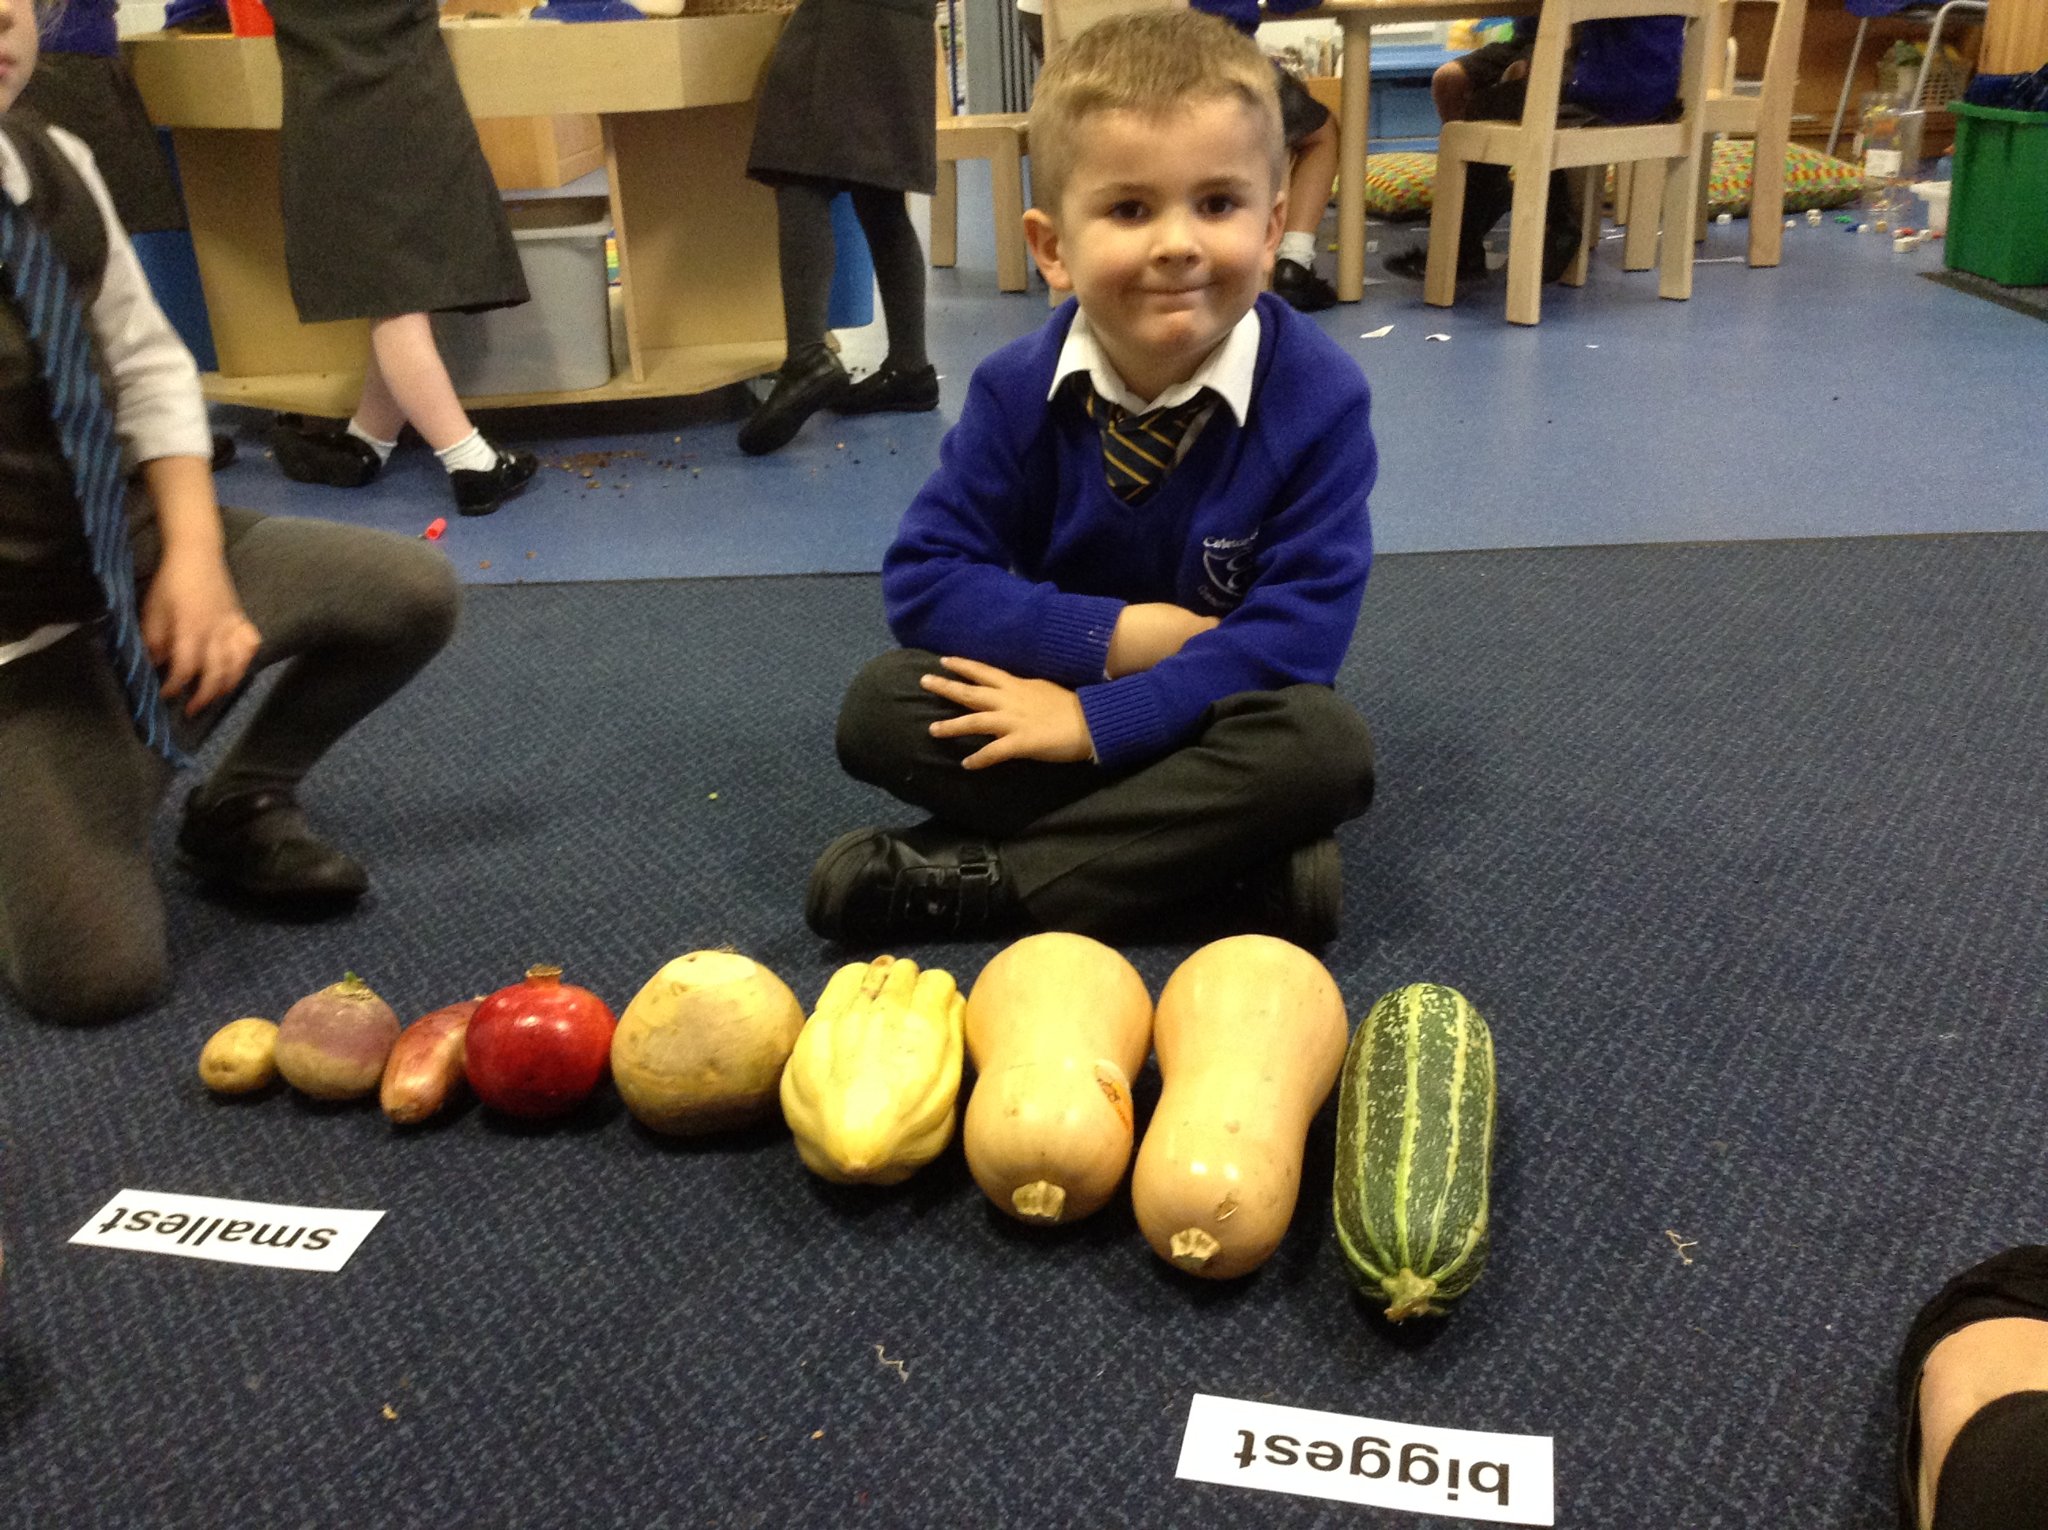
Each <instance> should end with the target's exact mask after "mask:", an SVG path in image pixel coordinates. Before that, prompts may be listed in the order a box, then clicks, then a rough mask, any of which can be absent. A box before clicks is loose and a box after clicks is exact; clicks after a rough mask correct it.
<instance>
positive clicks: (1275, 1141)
mask: <svg viewBox="0 0 2048 1530" xmlns="http://www.w3.org/2000/svg"><path fill="white" fill-rule="evenodd" d="M1152 1032H1153V1044H1154V1045H1155V1046H1156V1047H1157V1049H1158V1053H1159V1075H1160V1078H1161V1081H1162V1087H1161V1090H1160V1095H1159V1105H1158V1108H1157V1109H1156V1110H1155V1111H1154V1112H1153V1114H1152V1122H1151V1125H1150V1126H1149V1127H1148V1128H1147V1129H1146V1132H1145V1140H1144V1143H1143V1144H1142V1145H1141V1146H1140V1147H1139V1149H1138V1165H1137V1168H1136V1169H1135V1170H1134V1171H1133V1173H1132V1175H1131V1200H1132V1203H1133V1205H1134V1207H1135V1209H1136V1211H1137V1214H1138V1227H1139V1230H1140V1231H1142V1232H1143V1233H1144V1234H1145V1241H1146V1242H1148V1243H1149V1244H1151V1245H1152V1251H1153V1252H1154V1253H1155V1254H1157V1255H1158V1256H1159V1257H1160V1258H1161V1259H1164V1260H1166V1261H1167V1262H1168V1263H1169V1264H1173V1265H1176V1266H1178V1267H1179V1268H1181V1269H1183V1270H1186V1271H1188V1272H1189V1273H1191V1274H1195V1275H1202V1276H1206V1277H1208V1278H1210V1279H1215V1280H1228V1279H1231V1278H1232V1277H1234V1276H1238V1275H1245V1274H1249V1273H1250V1272H1251V1271H1253V1270H1255V1269H1257V1268H1258V1267H1259V1266H1260V1265H1261V1264H1263V1263H1265V1261H1266V1260H1267V1259H1268V1258H1270V1257H1271V1256H1272V1253H1273V1251H1274V1250H1275V1249H1276V1248H1278V1247H1279V1246H1280V1240H1281V1238H1282V1237H1284V1236H1285V1235H1286V1232H1287V1224H1288V1222H1289V1221H1290V1220H1292V1218H1293V1216H1294V1203H1295V1199H1296V1197H1297V1195H1298V1194H1299V1192H1300V1189H1301V1156H1302V1149H1303V1146H1304V1145H1305V1144H1306V1142H1307V1140H1308V1128H1309V1123H1310V1122H1311V1121H1312V1120H1313V1119H1314V1118H1315V1114H1316V1112H1317V1110H1319V1109H1320V1108H1321V1107H1322V1103H1323V1101H1324V1100H1325V1099H1327V1098H1328V1097H1329V1094H1330V1089H1331V1086H1332V1085H1334V1084H1335V1083H1336V1081H1337V1072H1338V1069H1339V1068H1340V1067H1342V1065H1343V1062H1344V1048H1345V1041H1346V1034H1345V1033H1346V1027H1345V1017H1344V998H1343V995H1342V994H1340V993H1339V992H1338V991H1337V985H1336V983H1335V981H1333V980H1332V979H1331V977H1330V974H1329V973H1328V972H1327V971H1326V970H1325V969H1324V967H1323V964H1322V963H1321V962H1319V961H1317V960H1316V959H1315V958H1314V957H1313V956H1311V955H1309V954H1308V952H1306V951H1304V950H1302V949H1301V948H1300V947H1299V946H1293V945H1289V944H1288V943H1287V942H1286V941H1284V940H1276V939H1274V938H1273V937H1272V936H1269V935H1233V936H1231V937H1230V938H1228V939H1226V940H1218V941H1214V942H1212V943H1211V944H1209V945H1206V946H1203V947H1202V948H1201V949H1200V950H1199V951H1197V952H1195V953H1194V954H1193V955H1192V956H1190V957H1189V958H1188V959H1187V960H1186V961H1184V962H1182V963H1181V964H1180V966H1179V967H1178V968H1176V969H1175V970H1174V973H1173V975H1172V976H1171V977H1170V978H1168V979H1167V982H1166V987H1165V988H1164V989H1163V990H1162V991H1161V993H1160V995H1159V1010H1158V1013H1157V1015H1156V1016H1155V1017H1154V1020H1153V1027H1152Z"/></svg>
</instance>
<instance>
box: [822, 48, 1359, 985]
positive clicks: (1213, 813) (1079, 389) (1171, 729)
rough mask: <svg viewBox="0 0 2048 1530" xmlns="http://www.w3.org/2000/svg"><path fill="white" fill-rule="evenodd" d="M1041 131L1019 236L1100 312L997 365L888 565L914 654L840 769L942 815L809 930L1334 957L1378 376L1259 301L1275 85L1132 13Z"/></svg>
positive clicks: (830, 892)
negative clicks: (1214, 919)
mask: <svg viewBox="0 0 2048 1530" xmlns="http://www.w3.org/2000/svg"><path fill="white" fill-rule="evenodd" d="M1030 132H1031V150H1032V181H1033V186H1034V190H1035V194H1036V197H1037V206H1036V207H1035V208H1033V209H1032V211H1030V212H1029V213H1027V214H1026V215H1025V222H1026V234H1027V236H1028V238H1029V240H1030V244H1031V249H1032V253H1033V256H1034V258H1035V259H1036V260H1037V262H1038V267H1039V269H1040V271H1041V272H1043V273H1044V275H1045V278H1046V280H1047V282H1048V283H1050V284H1051V286H1052V287H1053V288H1054V289H1056V290H1060V291H1071V292H1073V294H1074V295H1075V299H1076V301H1075V302H1070V303H1066V304H1063V305H1062V306H1061V307H1060V308H1059V310H1058V311H1057V312H1055V313H1054V314H1053V316H1052V318H1051V319H1050V320H1049V321H1048V322H1047V324H1046V326H1045V327H1044V328H1043V329H1042V330H1040V331H1039V332H1038V333H1036V334H1034V335H1031V336H1028V337H1026V338H1025V339H1023V340H1019V341H1017V342H1015V343H1013V344H1011V345H1008V346H1006V347H1004V348H1003V349H1002V350H1000V351H998V352H997V353H996V354H995V355H993V356H992V357H990V358H989V359H988V360H987V361H986V362H984V363H983V364H982V365H981V366H980V367H979V368H978V369H977V370H976V372H975V374H974V380H973V384H972V386H971V387H970V389H969V394H968V398H967V402H966V405H965V407H964V409H963V410H962V412H961V416H960V421H959V423H958V425H956V426H955V427H954V428H953V430H952V431H951V433H950V434H948V436H947V437H946V440H945V444H944V446H943V447H942V448H941V460H940V465H939V468H938V470H937V471H936V472H935V473H934V474H933V475H932V477H931V479H930V481H929V482H928V483H926V485H925V486H924V488H923V490H922V491H920V493H919V494H918V496H917V498H916V499H915V500H914V501H913V502H912V504H911V506H910V508H909V510H908V512H906V514H905V515H904V518H903V523H902V526H901V528H900V529H899V531H898V533H897V537H896V541H895V543H894V545H893V546H892V547H891V548H890V550H889V552H888V555H887V557H886V559H885V562H884V566H883V578H882V588H883V596H884V599H885V601H886V603H887V607H888V615H889V621H890V626H891V629H892V630H893V632H894V633H895V635H896V637H897V639H898V641H900V642H901V643H902V644H903V645H904V646H903V648H901V649H899V650H897V651H896V652H894V653H891V654H888V655H885V656H884V657H882V658H880V659H878V660H875V661H874V662H873V663H871V664H869V665H868V666H867V667H866V668H865V669H864V670H863V671H862V672H861V673H860V675H859V676H858V677H857V678H856V679H855V680H854V682H853V685H852V687H851V688H850V690H849V691H848V693H847V696H846V700H845V703H844V706H843V709H842V711H841V714H840V719H839V731H838V747H839V757H840V761H841V763H842V764H843V765H844V766H845V768H846V769H847V770H848V771H849V772H850V773H851V774H852V775H854V776H856V777H858V778H859V779H861V780H863V781H867V782H870V783H872V784H874V785H876V786H880V787H883V788H884V789H886V790H888V791H890V792H893V793H894V794H895V795H896V796H898V797H900V798H902V799H903V800H904V801H906V802H908V803H910V804H912V805H913V806H915V807H918V808H920V809H922V810H924V811H925V812H927V813H929V814H930V815H932V816H931V818H930V820H929V821H927V822H925V823H923V824H921V825H919V826H917V827H915V828H910V829H906V830H903V831H900V832H886V831H882V830H875V829H863V830H857V831H855V832H853V833H850V834H845V835H842V836H840V837H839V838H838V839H836V840H834V841H833V842H832V843H831V844H830V845H828V846H827V847H826V849H825V851H824V853H823V854H822V855H821V856H820V857H819V859H818V862H817V865H816V867H815V868H814V869H813V871H812V873H811V879H810V886H809V889H808V892H807V896H806V909H805V912H806V917H807V919H808V920H809V922H810V924H811V927H812V928H813V929H814V930H816V931H817V932H818V933H819V934H821V935H824V936H827V937H829V938H833V939H838V940H844V941H850V942H871V941H882V940H887V939H899V938H906V937H908V938H915V937H920V936H925V937H931V936H946V935H962V936H966V935H993V934H997V933H1001V932H1003V931H1005V930H1009V929H1016V928H1031V927H1039V928H1051V929H1067V930H1079V931H1083V932H1087V933H1091V934H1100V933H1109V932H1124V931H1128V930H1130V929H1131V928H1132V927H1133V926H1137V925H1141V924H1143V923H1144V922H1145V920H1146V918H1147V916H1150V915H1153V914H1156V913H1160V912H1164V911H1166V910H1169V909H1172V908H1175V907H1176V906H1178V905H1185V904H1192V905H1195V907H1196V911H1197V912H1199V913H1205V914H1209V915H1214V916H1219V917H1220V918H1221V919H1222V920H1223V921H1225V922H1227V923H1229V924H1231V925H1233V926H1234V927H1236V928H1240V929H1265V930H1269V931H1272V932H1274V933H1279V934H1284V935H1290V936H1292V937H1293V938H1295V939H1297V940H1300V941H1302V942H1304V943H1308V944H1317V943H1320V942H1322V941H1324V940H1327V939H1328V938H1329V937H1330V936H1331V935H1333V934H1334V933H1335V929H1336V923H1337V912H1338V901H1339V874H1338V857H1337V849H1336V844H1335V842H1334V841H1333V840H1332V839H1331V838H1330V835H1331V833H1332V831H1333V830H1334V829H1335V828H1336V826H1337V825H1338V824H1339V823H1341V822H1343V821H1344V820H1345V819H1347V818H1351V817H1354V816H1356V815H1357V814H1359V813H1361V812H1363V811H1364V810H1365V807H1366V805H1367V803H1368V801H1369V800H1370V798H1371V795H1372V781H1373V769H1372V741H1371V737H1370V735H1369V734H1368V733H1367V731H1366V726H1365V723H1364V721H1363V720H1362V719H1361V718H1360V717H1359V716H1358V714H1357V713H1356V712H1355V711H1353V710H1352V708H1351V707H1350V706H1348V705H1347V704H1345V703H1344V702H1343V701H1340V700H1339V699H1338V698H1337V697H1336V695H1335V694H1334V693H1333V692H1332V691H1331V690H1330V684H1331V681H1332V680H1333V679H1334V677H1335V676H1336V673H1337V669H1338V666H1339V664H1340V663H1341V662H1342V660H1343V657H1344V652H1345V649H1346V647H1347V646H1348V644H1349V642H1350V639H1351V633H1352V628H1353V626H1354V624H1355V623H1356V621H1357V617H1358V607H1359V601H1360V598H1361V597H1362V595H1363V594H1364V589H1365V579H1366V571H1367V568H1368V567H1369V565H1370V563H1371V561H1372V541H1371V532H1370V529H1369V525H1368V522H1367V518H1366V495H1367V493H1368V491H1370V489H1371V488H1372V484H1373V477H1374V471H1375V466H1376V460H1377V459H1376V454H1375V451H1374V448H1373V440H1372V432H1371V428H1370V424H1369V419H1368V414H1369V406H1370V399H1369V395H1368V392H1367V388H1366V384H1365V379H1364V377H1363V376H1361V375H1360V373H1359V370H1358V368H1357V366H1356V365H1355V364H1354V363H1353V362H1352V361H1351V360H1350V358H1348V357H1347V356H1346V355H1345V354H1344V353H1343V352H1342V351H1341V350H1339V349H1338V347H1337V346H1336V345H1335V344H1334V343H1333V342H1331V341H1330V340H1329V339H1328V338H1327V337H1325V336H1324V334H1323V333H1322V331H1321V330H1319V329H1317V328H1316V327H1315V326H1314V324H1313V323H1311V322H1310V321H1309V320H1306V319H1303V318H1301V317H1299V316H1298V315H1296V314H1295V313H1294V312H1293V310H1291V309H1290V308H1289V307H1288V306H1287V304H1286V303H1284V302H1283V301H1281V300H1280V299H1279V298H1277V297H1274V296H1272V295H1271V294H1265V295H1262V294H1261V288H1262V287H1263V286H1264V284H1265V280H1266V275H1267V273H1268V272H1269V271H1270V270H1271V268H1272V265H1273V259H1274V252H1275V249H1276V247H1277V245H1278V243H1279V239H1280V231H1281V228H1282V225H1283V219H1284V214H1285V208H1286V192H1285V190H1284V180H1283V175H1284V168H1285V162H1284V159H1283V154H1282V147H1281V138H1280V114H1279V107H1278V104H1277V102H1276V100H1275V97H1274V88H1273V72H1272V68H1271V66H1270V65H1269V64H1267V62H1266V60H1265V58H1264V57H1263V56H1262V55H1261V53H1260V52H1259V49H1258V47H1257V45H1256V44H1255V43H1253V42H1252V40H1251V39H1250V38H1248V37H1246V36H1244V35H1243V34H1241V33H1239V32H1237V31H1236V30H1234V29H1233V28H1232V27H1230V26H1229V25H1228V24H1227V23H1226V22H1223V21H1220V20H1218V19H1216V18H1215V17H1213V16H1208V15H1204V14H1201V13H1199V12H1192V11H1178V10H1176V11H1166V12H1148V13H1143V14H1138V15H1129V16H1123V17H1118V18H1115V19H1113V20H1110V21H1105V22H1103V23H1102V24H1100V25H1099V26H1096V27H1094V28H1091V29H1090V30H1089V31H1087V32H1085V33H1083V34H1082V35H1081V36H1080V37H1078V38H1076V39H1075V40H1074V41H1073V43H1072V44H1070V45H1069V46H1068V47H1067V48H1065V49H1064V50H1062V51H1061V52H1060V53H1059V54H1058V55H1057V56H1055V57H1054V59H1053V60H1052V62H1051V63H1050V64H1048V66H1047V67H1046V70H1045V73H1044V74H1043V75H1041V76H1040V78H1039V82H1038V91H1037V96H1036V99H1035V101H1034V104H1033V106H1032V112H1031V126H1030Z"/></svg>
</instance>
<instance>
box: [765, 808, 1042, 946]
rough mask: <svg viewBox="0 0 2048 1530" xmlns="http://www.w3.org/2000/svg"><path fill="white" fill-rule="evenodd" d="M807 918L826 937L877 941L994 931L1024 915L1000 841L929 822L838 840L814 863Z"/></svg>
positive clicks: (961, 936)
mask: <svg viewBox="0 0 2048 1530" xmlns="http://www.w3.org/2000/svg"><path fill="white" fill-rule="evenodd" d="M804 922H805V923H806V924H808V925H809V926H810V927H811V929H812V930H813V931H815V932H816V933H817V934H819V935H822V936H824V937H825V939H827V940H835V941H840V942H842V943H846V944H852V945H861V944H868V945H872V944H877V943H881V942H887V941H892V940H950V939H966V938H972V937H976V936H982V935H993V934H996V933H999V932H1001V931H1004V930H1010V929H1016V928H1019V927H1021V926H1022V925H1023V924H1024V922H1025V921H1024V909H1023V905H1022V904H1021V903H1019V902H1018V900H1017V894H1016V889H1015V888H1014V887H1013V886H1012V885H1011V883H1010V880H1009V878H1008V877H1007V876H1006V875H1005V874H1004V871H1003V863H1002V858H1001V857H1000V856H999V855H998V854H997V852H996V848H995V846H993V845H991V844H988V843H987V842H986V841H983V840H978V839H974V838H971V837H968V836H964V835H956V834H954V833H953V832H952V831H950V830H948V829H946V828H945V827H944V826H942V825H939V824H925V825H922V826H920V827H919V828H916V829H906V830H900V831H896V832H890V831H888V830H884V829H855V830H853V831H852V832H851V833H848V834H842V835H840V836H839V838H837V839H835V840H833V841H832V843H831V844H829V845H827V846H826V847H825V850H824V853H823V854H822V855H820V856H819V857H818V863H817V865H816V866H814V867H813V868H812V869H811V881H810V886H809V887H808V888H807V889H805V892H804Z"/></svg>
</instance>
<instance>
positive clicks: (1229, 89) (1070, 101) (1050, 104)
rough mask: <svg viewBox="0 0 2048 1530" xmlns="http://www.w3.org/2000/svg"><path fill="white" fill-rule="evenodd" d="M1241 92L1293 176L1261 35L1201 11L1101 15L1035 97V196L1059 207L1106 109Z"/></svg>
mask: <svg viewBox="0 0 2048 1530" xmlns="http://www.w3.org/2000/svg"><path fill="white" fill-rule="evenodd" d="M1217 99H1222V100H1234V101H1241V102H1242V103H1243V104H1244V105H1246V106H1248V107H1250V108H1251V109H1252V110H1253V111H1255V112H1257V113H1258V114H1259V115H1260V116H1261V117H1262V118H1263V119H1264V120H1265V124H1266V134H1265V137H1266V139H1267V146H1268V149H1269V152H1270V155H1271V158H1272V163H1273V183H1274V186H1275V187H1276V188H1277V187H1278V186H1279V185H1280V184H1281V182H1282V181H1284V180H1285V178H1286V171H1287V145H1286V144H1285V142H1283V141H1282V139H1281V135H1280V95H1279V91H1278V90H1277V88H1276V87H1275V86H1274V83H1273V66H1272V64H1271V63H1269V62H1268V61H1267V59H1266V55H1265V54H1263V53H1261V52H1260V51H1259V45H1258V44H1257V43H1255V42H1253V41H1252V40H1251V39H1250V38H1249V37H1247V36H1246V35H1245V34H1244V33H1242V32H1240V31H1238V29H1237V28H1236V27H1234V26H1232V25H1231V24H1230V23H1229V22H1227V21H1224V20H1222V19H1220V18H1218V17H1215V16H1211V15H1209V14H1207V13H1206V12H1203V11H1194V10H1186V9H1176V10H1160V11H1138V12H1133V13H1131V14H1128V15H1123V16H1112V17H1110V18H1109V19H1108V20H1107V21H1100V22H1097V23H1096V24H1095V25H1094V26H1092V27H1090V28H1089V29H1088V30H1087V31H1085V32H1083V33H1082V34H1081V35H1080V36H1079V37H1076V38H1075V39H1074V40H1073V41H1072V42H1069V43H1068V44H1066V46H1064V47H1062V48H1059V49H1056V50H1054V52H1053V54H1052V56H1051V57H1050V58H1048V59H1047V60H1046V65H1045V69H1044V72H1043V73H1041V74H1040V75H1039V76H1038V87H1037V91H1036V94H1035V95H1034V96H1033V97H1032V101H1031V128H1030V134H1031V201H1032V205H1033V206H1035V207H1037V208H1038V209H1039V210H1040V211H1041V212H1045V213H1048V214H1051V215H1052V216H1054V217H1057V216H1058V215H1059V205H1060V194H1061V193H1062V192H1063V191H1065V190H1066V184H1067V177H1068V176H1069V175H1070V174H1071V173H1072V172H1073V167H1074V160H1075V159H1076V157H1077V156H1078V153H1079V146H1080V141H1081V135H1082V133H1083V132H1085V131H1086V127H1087V121H1088V119H1089V118H1090V117H1092V116H1094V115H1096V114H1098V113H1101V112H1113V111H1127V112H1137V113H1139V114H1140V115H1142V116H1147V117H1155V118H1156V117H1164V116H1166V115H1168V114H1169V113H1171V112H1173V111H1175V110H1177V109H1179V108H1181V107H1184V106H1188V105H1190V104H1193V103H1195V102H1199V101H1213V100H1217Z"/></svg>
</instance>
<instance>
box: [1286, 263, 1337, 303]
mask: <svg viewBox="0 0 2048 1530" xmlns="http://www.w3.org/2000/svg"><path fill="white" fill-rule="evenodd" d="M1273 291H1274V292H1276V293H1277V294H1279V296H1281V297H1282V298H1284V299H1286V301H1287V306H1288V307H1290V308H1292V309H1293V310H1294V311H1295V312H1296V313H1321V312H1322V311H1323V310H1324V309H1325V308H1334V307H1336V306H1337V289H1336V288H1335V287H1332V286H1331V285H1330V284H1329V283H1328V282H1326V281H1324V280H1323V279H1322V278H1321V277H1320V276H1318V275H1316V274H1315V272H1313V271H1311V270H1310V269H1309V268H1308V267H1307V266H1305V265H1303V264H1302V263H1301V262H1300V261H1298V260H1276V261H1274V262H1273Z"/></svg>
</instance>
